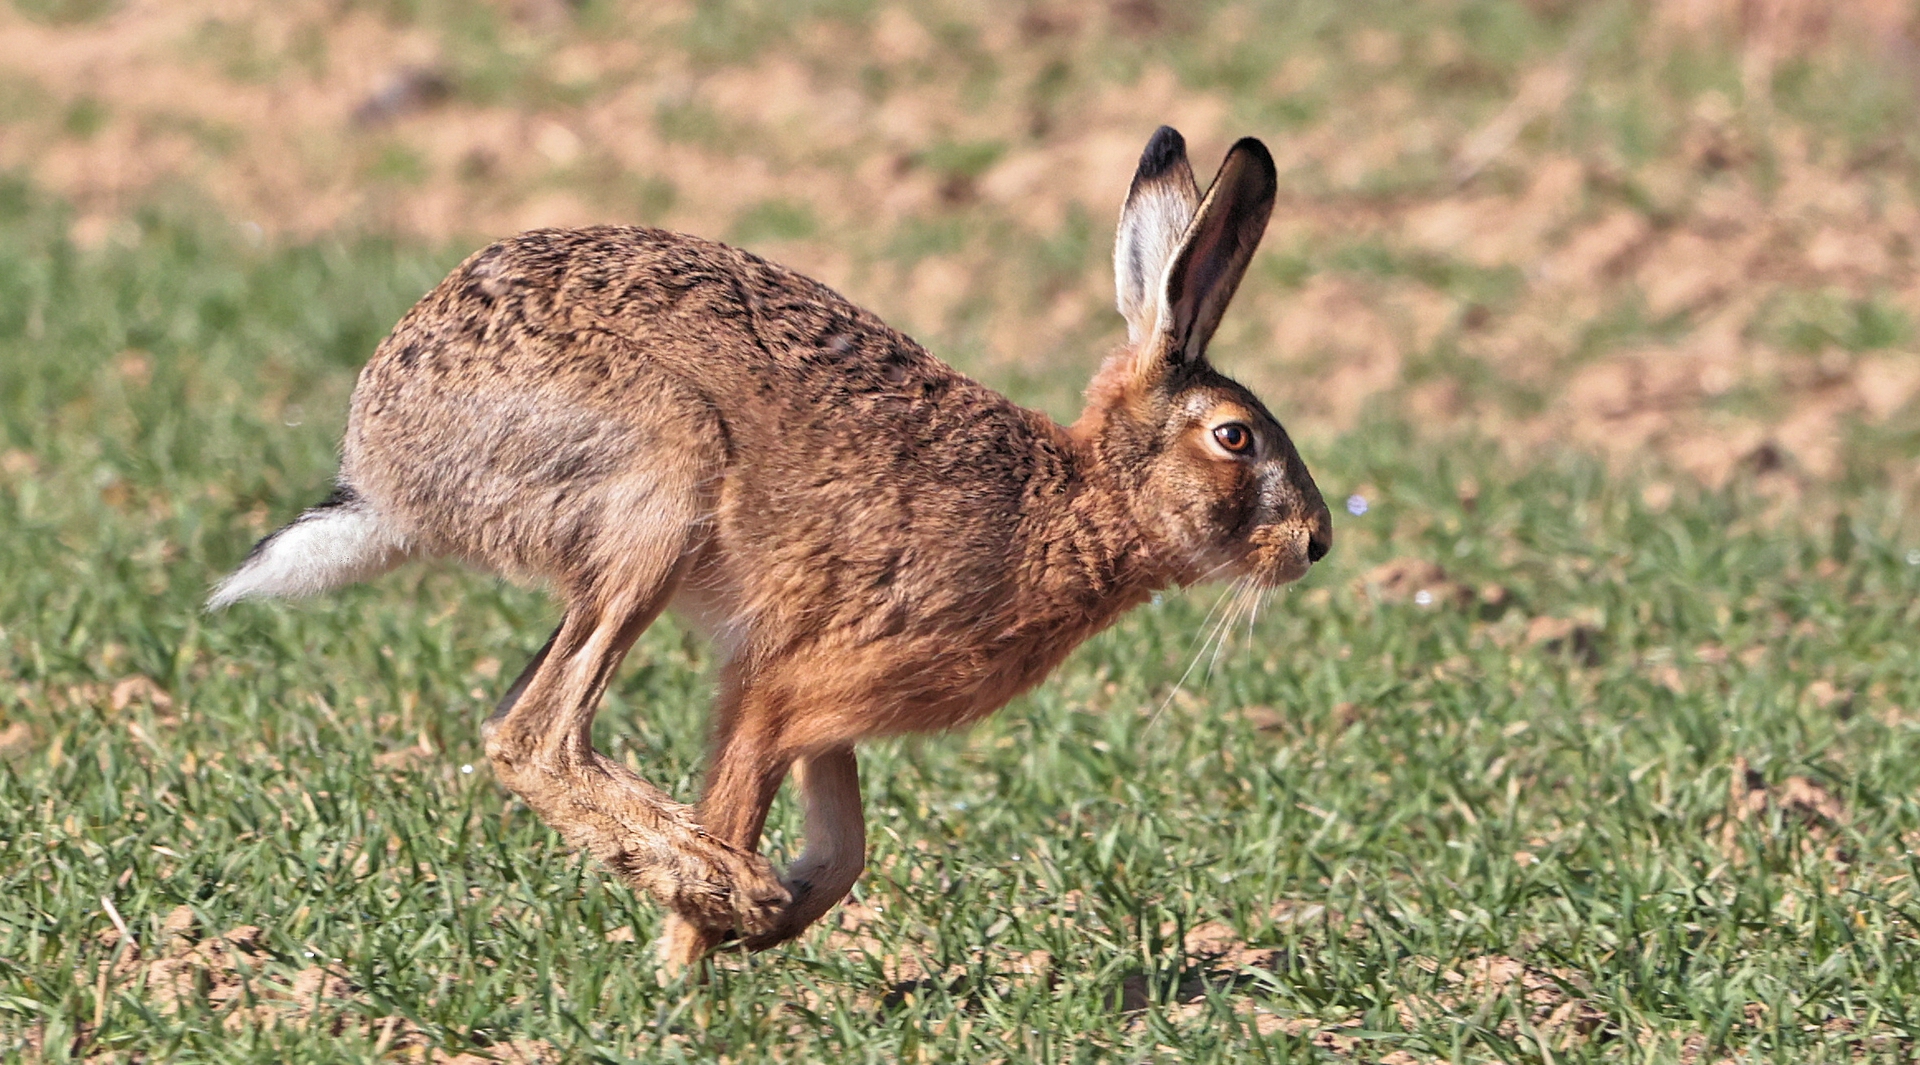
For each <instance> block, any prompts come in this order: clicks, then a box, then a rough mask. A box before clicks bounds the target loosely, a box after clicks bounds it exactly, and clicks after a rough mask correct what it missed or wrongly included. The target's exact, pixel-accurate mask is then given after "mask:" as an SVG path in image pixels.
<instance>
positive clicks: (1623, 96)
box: [0, 0, 1920, 494]
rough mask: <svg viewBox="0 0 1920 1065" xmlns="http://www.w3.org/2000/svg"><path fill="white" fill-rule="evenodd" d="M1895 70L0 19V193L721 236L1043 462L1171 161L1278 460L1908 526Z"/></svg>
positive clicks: (919, 32)
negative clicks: (1398, 421) (1267, 210)
mask: <svg viewBox="0 0 1920 1065" xmlns="http://www.w3.org/2000/svg"><path fill="white" fill-rule="evenodd" d="M1915 25H1916V22H1915V8H1914V5H1913V4H1911V3H1908V2H1906V0H1851V2H1843V3H1828V2H1824V0H1632V2H1606V3H1576V2H1570V0H1524V2H1523V0H1450V2H1433V3H1417V4H1413V3H1364V2H1362V3H1331V2H1315V0H1296V2H1271V3H1245V2H1241V3H1173V2H1171V0H1097V2H1096V0H1035V2H1008V3H996V4H974V3H960V2H941V0H923V2H907V3H887V2H883V0H804V2H800V3H772V2H754V0H728V2H722V0H715V2H701V3H684V2H673V0H648V2H644V3H623V2H619V0H498V2H490V3H465V2H453V0H447V2H438V0H273V2H268V0H164V2H162V0H12V3H11V4H9V5H6V6H0V168H5V169H6V170H9V171H11V172H12V173H14V174H16V175H19V176H20V177H21V178H23V179H24V180H25V181H26V182H28V183H30V184H31V185H32V186H33V187H34V188H35V189H36V190H39V191H41V192H44V193H45V194H47V195H49V196H51V197H52V198H54V199H55V200H56V201H57V204H58V205H60V208H61V209H63V210H64V211H65V212H66V214H65V217H66V219H67V221H66V226H67V234H68V236H69V237H70V238H71V241H72V243H73V244H74V245H75V246H77V247H79V248H80V249H83V250H85V249H94V248H100V247H103V246H110V245H114V244H116V243H120V244H128V245H131V244H137V243H138V242H139V240H140V239H141V232H142V230H141V226H142V224H143V223H142V219H143V218H150V217H151V216H152V215H153V213H154V212H156V211H158V212H163V213H166V212H171V213H172V214H174V215H178V214H180V213H181V212H188V213H193V212H198V213H200V214H203V215H206V216H210V217H213V218H216V219H218V220H220V222H221V224H222V225H225V226H229V227H232V228H233V229H234V230H235V231H236V232H237V233H238V234H239V237H240V239H241V241H242V242H253V243H255V244H258V243H261V242H265V243H266V244H268V245H275V244H285V243H289V242H312V241H314V240H316V239H320V240H339V239H345V240H354V239H362V238H365V237H368V236H374V237H384V238H391V239H393V240H395V241H402V242H413V243H416V244H418V243H422V242H424V243H426V244H429V245H431V246H433V247H437V248H444V249H448V250H449V251H450V252H453V253H463V252H464V251H466V250H470V249H471V248H472V247H475V246H478V245H479V244H480V243H483V242H485V241H487V240H490V239H492V238H495V237H499V236H502V235H505V234H508V233H512V232H514V231H517V230H520V229H525V228H529V227H535V226H545V225H579V224H588V223H594V222H639V223H646V224H651V225H661V226H666V227H670V228H675V229H681V230H686V231H689V232H693V233H699V234H703V235H707V236H712V237H718V238H721V239H725V240H728V241H731V242H735V243H738V244H742V245H744V246H747V247H749V248H751V249H753V250H755V251H758V252H761V253H763V254H765V255H768V256H770V257H772V258H775V259H778V260H780V261H783V262H786V263H788V264H790V265H793V266H796V267H798V268H799V269H801V270H803V271H805V272H808V273H811V274H813V275H815V276H817V277H819V278H821V279H822V280H825V281H827V282H828V283H829V284H831V285H833V286H835V287H836V288H838V289H840V290H841V291H842V292H843V293H845V294H847V295H848V296H850V297H851V298H853V299H854V300H855V301H856V302H861V303H864V304H867V305H869V306H871V307H873V308H874V309H876V310H877V311H879V312H880V313H881V314H882V315H883V316H885V317H886V318H888V319H889V320H890V321H892V322H894V323H895V324H897V325H899V326H900V327H901V328H903V329H906V330H907V331H909V332H910V333H913V334H914V335H916V336H917V337H918V338H920V339H921V340H922V341H923V342H926V343H928V344H929V345H930V346H932V347H933V348H934V349H935V350H936V351H938V352H939V353H941V354H943V355H945V356H947V357H948V358H949V359H951V360H953V361H956V362H958V363H959V364H961V365H963V366H965V367H967V368H969V369H972V370H975V371H976V372H979V373H981V374H983V375H984V376H986V377H988V378H989V379H990V380H993V381H995V382H996V383H1001V384H1003V385H1005V384H1007V383H1008V382H1010V381H1014V380H1017V379H1022V378H1024V379H1025V380H1027V387H1029V388H1030V389H1031V390H1032V391H1031V393H1030V395H1031V397H1032V398H1037V399H1039V400H1040V401H1042V402H1045V403H1046V404H1047V405H1048V406H1049V407H1050V408H1051V409H1053V410H1054V412H1055V413H1056V414H1058V415H1061V416H1063V417H1064V416H1067V415H1069V414H1070V413H1071V412H1072V409H1073V407H1074V398H1073V393H1074V390H1075V389H1076V388H1077V387H1078V382H1079V381H1080V380H1082V379H1083V378H1084V376H1085V373H1086V371H1087V369H1088V368H1089V367H1091V366H1092V365H1093V364H1094V362H1095V361H1096V359H1097V358H1098V356H1099V355H1100V354H1101V353H1102V352H1103V351H1104V350H1106V348H1107V347H1109V346H1110V345H1111V344H1113V343H1115V342H1116V341H1117V340H1118V339H1120V338H1121V336H1122V331H1121V328H1120V323H1119V319H1118V317H1117V316H1116V315H1115V314H1113V313H1112V310H1111V306H1110V301H1111V281H1110V280H1109V278H1110V274H1109V267H1108V264H1107V254H1108V249H1109V246H1110V244H1109V242H1110V240H1111V225H1112V221H1111V220H1112V218H1113V217H1114V215H1115V214H1116V211H1117V206H1118V204H1119V201H1120V198H1121V196H1122V195H1123V193H1124V191H1125V188H1126V183H1127V180H1128V178H1129V176H1130V174H1131V169H1132V164H1133V161H1134V159H1135V157H1136V155H1137V153H1138V151H1139V148H1140V146H1141V145H1142V144H1143V143H1144V141H1145V139H1146V137H1147V135H1148V134H1149V133H1150V132H1151V131H1152V130H1153V128H1154V127H1155V126H1156V125H1159V124H1161V123H1168V124H1171V125H1174V126H1175V127H1177V128H1179V129H1180V130H1181V131H1182V132H1183V133H1185V134H1186V136H1187V138H1188V141H1189V144H1190V146H1191V150H1192V154H1193V156H1194V160H1195V166H1196V169H1197V170H1198V171H1199V172H1200V174H1201V178H1202V181H1203V183H1204V181H1205V180H1206V179H1207V176H1208V175H1209V174H1210V172H1211V170H1212V168H1213V167H1214V165H1216V164H1217V161H1218V159H1219V157H1220V155H1221V154H1222V152H1223V151H1224V149H1225V147H1226V145H1227V144H1229V143H1231V141H1232V140H1233V139H1234V138H1236V137H1238V136H1241V135H1246V134H1252V135H1256V136H1259V137H1261V138H1262V139H1264V140H1265V141H1266V142H1267V143H1268V144H1269V145H1270V146H1271V147H1272V149H1273V151H1274V155H1275V156H1276V158H1277V160H1278V162H1279V165H1280V170H1281V189H1282V192H1281V199H1280V204H1279V206H1278V208H1277V210H1276V212H1275V216H1274V222H1273V225H1272V228H1271V230H1270V231H1269V234H1268V237H1267V240H1266V243H1265V245H1264V248H1263V251H1262V253H1261V256H1260V258H1259V260H1258V261H1257V262H1256V265H1255V266H1254V268H1253V270H1252V272H1251V273H1250V275H1249V278H1248V281H1247V283H1246V285H1245V288H1244V290H1243V291H1242V293H1241V296H1240V299H1239V302H1238V304H1237V305H1236V308H1235V310H1234V311H1233V312H1232V313H1231V314H1230V315H1229V318H1228V322H1227V327H1226V330H1225V332H1224V333H1223V335H1222V338H1221V342H1220V344H1218V345H1217V350H1218V361H1220V362H1221V363H1222V364H1223V365H1224V367H1225V368H1226V369H1227V370H1228V371H1229V372H1233V373H1237V374H1238V375H1240V376H1242V377H1244V378H1246V379H1247V380H1248V382H1249V383H1250V384H1252V385H1253V386H1254V387H1255V388H1256V390H1258V391H1261V392H1262V393H1263V394H1264V395H1266V396H1267V397H1268V399H1269V402H1270V404H1271V405H1272V406H1273V407H1274V409H1275V411H1276V412H1277V413H1278V414H1279V415H1280V416H1281V418H1282V419H1283V420H1285V421H1287V422H1288V423H1289V424H1290V425H1291V426H1292V427H1293V428H1294V430H1295V432H1296V434H1300V435H1304V436H1306V437H1308V438H1318V439H1322V440H1330V439H1332V436H1333V435H1334V434H1335V433H1337V432H1338V431H1340V430H1342V429H1346V428H1350V427H1351V426H1353V425H1354V424H1355V423H1356V421H1357V419H1359V418H1361V417H1362V416H1363V415H1364V414H1366V413H1367V412H1368V411H1370V410H1371V411H1383V412H1387V413H1389V414H1391V415H1393V416H1396V417H1401V416H1403V417H1404V418H1405V419H1407V420H1408V421H1410V423H1411V424H1412V425H1413V426H1414V427H1416V429H1417V431H1418V432H1421V433H1431V434H1452V433H1457V432H1460V431H1462V430H1470V431H1473V432H1476V433H1479V434H1483V435H1486V436H1489V437H1492V438H1496V439H1498V440H1500V441H1502V442H1503V443H1504V444H1505V445H1507V446H1509V447H1511V448H1513V449H1515V450H1516V452H1517V453H1521V454H1525V453H1528V452H1531V451H1533V450H1535V449H1537V448H1539V447H1541V446H1543V445H1558V444H1568V445H1572V446H1574V447H1577V448H1581V449H1587V450H1591V451H1596V452H1599V453H1602V454H1604V455H1606V456H1607V457H1608V458H1609V460H1610V461H1613V462H1615V463H1637V462H1642V461H1645V460H1651V461H1653V462H1655V463H1657V464H1658V465H1659V466H1660V468H1662V469H1665V470H1670V471H1672V472H1673V473H1674V474H1675V475H1684V476H1690V477H1692V478H1695V479H1698V480H1700V481H1702V482H1705V483H1706V484H1707V485H1709V486H1718V485H1720V484H1722V483H1724V482H1726V481H1727V480H1728V479H1729V478H1730V477H1732V476H1734V475H1735V474H1736V473H1738V472H1739V471H1740V470H1741V469H1743V468H1751V469H1752V470H1753V472H1755V473H1757V474H1761V475H1769V476H1774V477H1775V479H1776V480H1778V481H1779V487H1781V488H1783V489H1785V490H1788V491H1792V490H1794V489H1795V488H1797V487H1804V486H1805V485H1806V484H1808V483H1833V482H1837V481H1842V480H1844V479H1846V478H1849V477H1857V476H1867V477H1870V478H1872V479H1874V480H1879V479H1881V478H1884V477H1889V476H1890V477H1892V478H1894V479H1895V480H1896V481H1897V482H1898V483H1900V484H1911V483H1912V482H1913V481H1914V479H1915V476H1916V470H1915V467H1914V464H1913V459H1914V457H1915V455H1916V454H1917V453H1920V427H1916V424H1915V420H1914V418H1913V414H1914V411H1913V402H1914V399H1915V396H1916V394H1920V356H1916V355H1915V347H1914V331H1913V321H1914V310H1915V308H1916V305H1917V301H1920V287H1916V286H1917V285H1920V276H1917V275H1916V271H1915V254H1916V251H1915V249H1916V245H1917V244H1920V210H1916V198H1915V197H1916V190H1920V183H1916V178H1920V169H1916V154H1915V148H1916V143H1920V142H1916V138H1915V136H1914V127H1915V123H1914V117H1915V114H1916V94H1917V93H1920V45H1916V38H1915V35H1914V32H1915ZM1309 455H1310V457H1311V451H1310V452H1309ZM1652 491H1654V492H1655V493H1656V494H1657V493H1658V492H1660V491H1663V489H1661V488H1659V487H1658V486H1657V484H1656V486H1655V487H1654V488H1653V489H1652Z"/></svg>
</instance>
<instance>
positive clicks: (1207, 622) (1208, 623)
mask: <svg viewBox="0 0 1920 1065" xmlns="http://www.w3.org/2000/svg"><path fill="white" fill-rule="evenodd" d="M1216 568H1217V567H1216ZM1232 591H1233V587H1232V586H1231V585H1229V586H1228V587H1226V588H1223V589H1221V591H1220V594H1219V596H1217V597H1216V598H1215V599H1214V601H1213V606H1211V607H1209V608H1208V609H1207V616H1206V617H1204V618H1201V619H1200V630H1201V631H1202V632H1204V633H1207V634H1208V635H1207V636H1206V638H1205V639H1203V640H1201V641H1200V647H1199V649H1198V650H1196V651H1195V652H1194V654H1193V657H1192V658H1191V659H1189V660H1188V662H1187V668H1186V669H1185V670H1183V671H1181V673H1180V679H1179V680H1176V681H1174V682H1173V687H1172V688H1169V689H1168V690H1167V697H1166V699H1165V700H1163V701H1162V702H1161V703H1160V706H1159V708H1158V709H1156V710H1154V712H1153V716H1151V717H1149V718H1148V719H1147V727H1148V728H1152V727H1153V725H1154V724H1155V723H1156V722H1158V721H1159V720H1160V715H1162V714H1164V713H1166V712H1167V707H1169V706H1172V705H1173V700H1174V697H1175V696H1177V695H1179V694H1180V689H1181V688H1183V687H1184V686H1185V685H1186V683H1187V678H1188V677H1190V676H1192V675H1193V667H1195V666H1197V665H1199V664H1200V659H1201V658H1202V657H1203V656H1204V655H1205V654H1206V653H1207V645H1208V644H1210V643H1212V642H1213V636H1212V633H1214V632H1217V631H1218V627H1217V626H1214V625H1213V624H1212V622H1213V616H1214V614H1215V613H1217V612H1218V611H1219V610H1220V607H1221V606H1222V605H1223V604H1225V603H1226V601H1227V596H1228V595H1229V594H1231V593H1232ZM1222 620H1225V615H1222Z"/></svg>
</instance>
